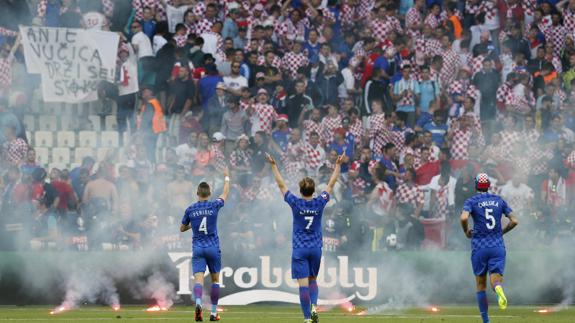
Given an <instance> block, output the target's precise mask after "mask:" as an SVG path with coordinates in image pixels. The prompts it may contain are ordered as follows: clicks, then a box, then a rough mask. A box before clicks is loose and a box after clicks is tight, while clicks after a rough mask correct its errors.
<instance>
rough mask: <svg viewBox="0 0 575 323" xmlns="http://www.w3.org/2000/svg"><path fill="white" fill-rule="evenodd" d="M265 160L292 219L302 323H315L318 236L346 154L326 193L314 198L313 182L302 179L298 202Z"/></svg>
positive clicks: (293, 267) (339, 160) (294, 271)
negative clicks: (326, 206)
mask: <svg viewBox="0 0 575 323" xmlns="http://www.w3.org/2000/svg"><path fill="white" fill-rule="evenodd" d="M266 159H267V160H268V162H269V163H270V164H271V166H272V171H273V173H274V177H275V179H276V182H277V184H278V187H279V189H280V191H281V193H282V195H283V196H284V201H286V202H287V203H288V204H289V206H290V207H291V209H292V216H293V236H292V248H293V251H292V259H291V263H292V265H291V270H292V278H293V279H297V281H298V284H299V300H300V305H301V309H302V311H303V316H304V323H310V322H313V323H317V322H319V317H318V314H317V310H316V307H317V299H318V295H319V290H318V286H317V280H316V278H317V275H318V272H319V266H320V262H321V248H322V246H323V237H322V232H321V218H322V216H323V209H324V207H325V205H326V204H327V202H329V196H330V194H331V192H332V190H333V186H334V185H335V183H336V181H337V178H338V177H339V173H340V171H341V164H342V163H343V162H344V159H346V156H345V152H344V153H343V154H342V155H341V156H339V157H338V158H337V161H336V163H335V169H334V170H333V174H332V175H331V178H330V180H329V182H328V184H327V188H326V189H325V191H323V192H321V194H319V196H316V197H314V196H313V195H314V193H315V183H314V181H313V179H311V178H309V177H305V178H304V179H302V180H301V181H300V182H299V192H300V194H301V196H302V197H301V198H298V197H296V196H295V195H294V194H292V192H290V191H289V190H288V189H287V187H286V184H285V182H284V180H283V178H282V175H281V174H280V171H279V169H278V166H277V164H276V162H275V160H274V158H273V157H272V156H271V155H269V154H266Z"/></svg>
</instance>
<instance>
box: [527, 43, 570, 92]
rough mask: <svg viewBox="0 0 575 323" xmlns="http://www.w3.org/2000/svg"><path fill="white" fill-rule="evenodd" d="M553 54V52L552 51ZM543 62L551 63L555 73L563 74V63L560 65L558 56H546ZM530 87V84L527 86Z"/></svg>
mask: <svg viewBox="0 0 575 323" xmlns="http://www.w3.org/2000/svg"><path fill="white" fill-rule="evenodd" d="M553 52H555V51H553ZM545 60H546V61H548V62H551V64H553V67H554V68H555V70H556V71H557V73H559V74H561V73H563V63H561V58H559V56H558V55H553V56H549V55H548V56H546V57H545ZM529 85H531V83H530V84H529Z"/></svg>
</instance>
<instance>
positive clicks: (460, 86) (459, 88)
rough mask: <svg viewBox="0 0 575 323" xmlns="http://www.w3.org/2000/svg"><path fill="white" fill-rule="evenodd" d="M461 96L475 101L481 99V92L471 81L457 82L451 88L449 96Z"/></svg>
mask: <svg viewBox="0 0 575 323" xmlns="http://www.w3.org/2000/svg"><path fill="white" fill-rule="evenodd" d="M456 93H458V94H460V95H463V96H464V97H472V98H473V99H474V100H476V101H477V100H478V99H479V90H478V89H477V88H476V87H475V85H473V84H471V82H470V81H469V80H455V81H453V82H452V83H451V85H450V86H449V94H451V95H453V94H456Z"/></svg>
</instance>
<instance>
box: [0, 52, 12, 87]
mask: <svg viewBox="0 0 575 323" xmlns="http://www.w3.org/2000/svg"><path fill="white" fill-rule="evenodd" d="M13 62H14V56H12V55H9V56H8V57H6V58H0V88H5V89H8V88H10V87H11V86H12V63H13Z"/></svg>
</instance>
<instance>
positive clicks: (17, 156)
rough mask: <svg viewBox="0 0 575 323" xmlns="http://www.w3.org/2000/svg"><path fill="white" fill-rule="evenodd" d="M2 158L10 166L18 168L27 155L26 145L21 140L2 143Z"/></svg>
mask: <svg viewBox="0 0 575 323" xmlns="http://www.w3.org/2000/svg"><path fill="white" fill-rule="evenodd" d="M3 148H4V151H3V154H2V157H3V158H4V160H5V161H6V162H8V163H9V164H10V165H14V166H19V165H20V164H21V163H22V161H24V157H26V154H27V153H28V144H27V143H26V142H25V141H24V139H22V138H16V139H14V140H11V141H9V142H8V141H7V142H5V143H4V147H3Z"/></svg>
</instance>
